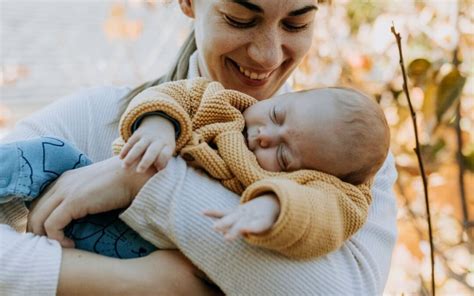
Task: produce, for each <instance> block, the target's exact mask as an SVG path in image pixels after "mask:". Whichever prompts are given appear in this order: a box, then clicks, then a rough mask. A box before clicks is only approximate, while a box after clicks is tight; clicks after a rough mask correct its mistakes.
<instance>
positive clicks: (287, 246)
mask: <svg viewBox="0 0 474 296" xmlns="http://www.w3.org/2000/svg"><path fill="white" fill-rule="evenodd" d="M334 179H336V178H335V177H334ZM268 192H273V193H275V194H276V196H277V197H278V200H279V202H280V214H279V217H278V219H277V221H276V222H275V224H274V225H273V227H272V228H271V229H270V230H268V231H266V232H264V233H261V234H247V235H246V236H245V239H246V241H247V242H248V243H250V244H252V245H255V246H259V247H263V248H267V249H271V250H274V251H277V252H279V253H282V254H283V255H285V256H287V257H290V258H295V259H307V258H312V257H319V256H322V255H326V254H328V253H330V252H332V251H334V250H336V249H338V248H339V247H341V246H342V244H343V243H344V242H345V241H346V240H347V239H349V238H350V237H351V236H352V235H353V234H354V233H355V232H357V230H359V229H360V228H361V227H362V225H363V224H364V223H365V221H366V219H367V215H368V210H369V205H370V202H371V199H372V198H371V194H370V186H369V185H368V184H364V185H359V186H354V185H351V184H348V183H344V182H342V181H339V180H335V181H333V182H324V181H322V180H314V181H310V182H308V183H306V184H305V185H301V184H298V183H296V182H294V181H291V180H288V179H281V178H269V179H263V180H261V181H258V182H255V183H254V184H252V185H250V186H249V187H248V188H247V189H246V190H245V192H244V193H243V195H242V199H241V202H242V203H244V202H247V201H249V200H251V199H253V198H257V197H258V196H260V195H262V194H263V193H268Z"/></svg>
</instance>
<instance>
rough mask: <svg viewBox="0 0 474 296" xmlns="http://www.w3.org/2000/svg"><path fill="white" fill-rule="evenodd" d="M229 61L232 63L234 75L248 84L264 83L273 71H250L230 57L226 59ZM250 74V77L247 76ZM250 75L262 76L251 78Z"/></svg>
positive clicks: (257, 84)
mask: <svg viewBox="0 0 474 296" xmlns="http://www.w3.org/2000/svg"><path fill="white" fill-rule="evenodd" d="M228 60H229V63H230V64H231V65H232V68H233V71H234V73H235V74H236V76H237V77H238V78H239V80H240V81H241V82H243V83H244V84H246V85H248V86H257V87H258V86H263V85H265V84H266V83H267V82H268V80H269V78H270V76H271V75H272V73H273V71H271V72H266V73H265V72H262V73H256V72H252V71H251V70H247V69H245V68H244V67H242V66H239V65H238V64H237V63H236V62H234V61H233V60H231V59H228ZM246 74H248V75H246ZM248 76H250V77H248ZM251 77H257V78H258V77H263V78H262V79H252V78H251Z"/></svg>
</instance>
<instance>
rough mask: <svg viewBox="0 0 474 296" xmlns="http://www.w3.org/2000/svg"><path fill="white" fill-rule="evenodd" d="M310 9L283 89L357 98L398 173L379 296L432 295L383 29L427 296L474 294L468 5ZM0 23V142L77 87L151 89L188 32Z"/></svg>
mask: <svg viewBox="0 0 474 296" xmlns="http://www.w3.org/2000/svg"><path fill="white" fill-rule="evenodd" d="M319 2H320V3H319V7H320V9H319V11H318V12H317V16H316V22H315V35H314V42H313V48H312V50H311V51H310V53H309V55H308V56H307V57H306V58H305V60H304V62H303V64H302V65H301V67H300V68H299V69H298V71H297V72H296V73H295V74H294V75H293V76H292V77H291V83H292V84H293V86H294V87H295V88H296V89H303V88H308V87H321V86H333V85H348V86H353V87H357V88H360V89H362V90H364V91H365V92H367V93H370V94H371V95H373V96H374V97H375V98H376V99H377V101H378V102H379V103H380V105H381V106H382V108H383V109H384V111H385V114H386V116H387V119H388V122H389V125H390V127H391V133H392V147H391V149H392V152H393V153H394V155H395V158H396V163H397V168H398V172H399V177H398V180H397V184H396V186H395V191H396V193H397V201H398V206H399V210H398V231H399V238H398V243H397V245H396V247H395V249H394V253H393V258H392V259H393V260H392V266H391V272H390V275H389V279H388V282H387V285H386V288H385V293H386V294H387V295H401V294H404V295H419V294H421V295H423V294H428V291H429V290H430V288H429V287H430V256H429V241H428V231H427V222H426V207H425V202H424V195H423V186H422V181H421V177H420V174H419V170H418V163H417V159H416V155H415V154H414V152H413V148H414V147H415V141H414V132H413V126H412V121H411V117H410V112H409V109H408V104H407V100H406V96H405V94H404V93H403V90H402V83H403V81H402V76H401V71H400V66H399V55H398V49H397V46H396V42H395V38H394V36H393V34H392V33H391V32H390V26H391V25H392V22H393V24H394V25H395V27H396V29H397V31H398V32H400V33H401V36H402V46H403V54H404V59H405V65H406V67H407V71H408V75H409V78H410V81H409V90H410V95H411V99H412V103H413V105H414V108H415V110H416V112H417V122H418V126H419V131H420V141H421V145H422V152H423V158H424V162H425V169H426V171H427V175H428V176H427V177H428V182H429V196H430V208H431V216H432V220H433V221H432V222H433V224H432V226H433V235H434V241H433V242H434V246H435V262H436V270H435V272H436V273H435V274H436V288H437V292H438V294H439V295H474V292H473V289H474V256H473V249H474V248H473V229H474V177H473V176H474V175H473V172H474V75H473V74H474V73H473V72H474V5H473V1H472V0H437V1H434V0H433V1H418V0H417V1H413V0H398V1H388V0H378V1H361V0H332V1H319ZM0 23H1V28H0V138H1V137H2V136H4V135H5V134H6V133H8V131H9V130H11V128H12V127H13V125H14V124H15V122H17V121H18V120H20V119H21V118H23V117H25V116H27V115H28V114H30V113H31V112H34V111H35V110H37V109H39V108H41V107H43V106H45V105H47V104H49V103H51V102H53V101H54V100H57V99H59V98H60V97H62V96H65V95H67V94H71V93H73V92H77V91H78V90H79V89H80V88H85V87H91V86H99V85H110V84H113V85H121V86H122V85H127V86H131V87H133V86H136V85H138V84H140V83H141V82H143V81H146V80H151V79H154V78H157V77H158V76H160V75H161V74H163V73H164V72H165V71H166V70H167V69H168V67H169V66H170V64H171V63H172V62H173V60H174V57H175V54H176V52H177V50H178V48H179V46H180V44H181V43H182V42H183V41H184V39H185V38H186V36H187V34H188V32H189V30H190V27H191V25H192V24H191V22H190V21H189V20H188V19H187V18H185V17H184V16H183V15H182V14H181V13H180V12H179V7H178V5H177V4H176V1H172V0H168V1H163V0H161V1H160V0H128V1H125V0H123V1H110V0H108V1H99V0H97V1H94V0H87V1H79V0H75V1H74V0H63V1H59V0H55V1H49V0H37V1H33V0H29V1H26V0H0Z"/></svg>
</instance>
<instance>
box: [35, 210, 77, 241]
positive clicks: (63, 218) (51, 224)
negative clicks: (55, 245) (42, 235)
mask: <svg viewBox="0 0 474 296" xmlns="http://www.w3.org/2000/svg"><path fill="white" fill-rule="evenodd" d="M75 208H76V207H73V206H68V203H67V202H63V203H61V204H60V205H59V206H58V207H56V208H55V209H54V210H53V212H52V213H51V215H49V217H48V218H47V219H46V221H45V222H44V229H45V231H46V235H47V236H48V237H49V238H51V239H55V240H57V241H58V242H59V243H60V244H61V246H63V247H64V248H73V247H74V242H73V241H72V240H71V239H69V238H67V237H66V236H64V228H65V227H66V226H67V225H68V224H69V223H70V222H71V221H72V219H73V217H76V216H81V215H76V214H75V213H74V209H75ZM81 217H82V216H81Z"/></svg>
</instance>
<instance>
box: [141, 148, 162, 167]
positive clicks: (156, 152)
mask: <svg viewBox="0 0 474 296" xmlns="http://www.w3.org/2000/svg"><path fill="white" fill-rule="evenodd" d="M161 148H162V146H161V144H160V143H156V142H155V143H151V145H150V146H148V148H147V149H146V151H145V154H144V155H143V157H142V160H141V161H140V163H139V164H138V166H137V173H142V172H144V171H146V170H147V169H148V168H149V167H150V166H151V165H152V164H153V162H155V160H156V159H158V158H159V157H160V150H161Z"/></svg>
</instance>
